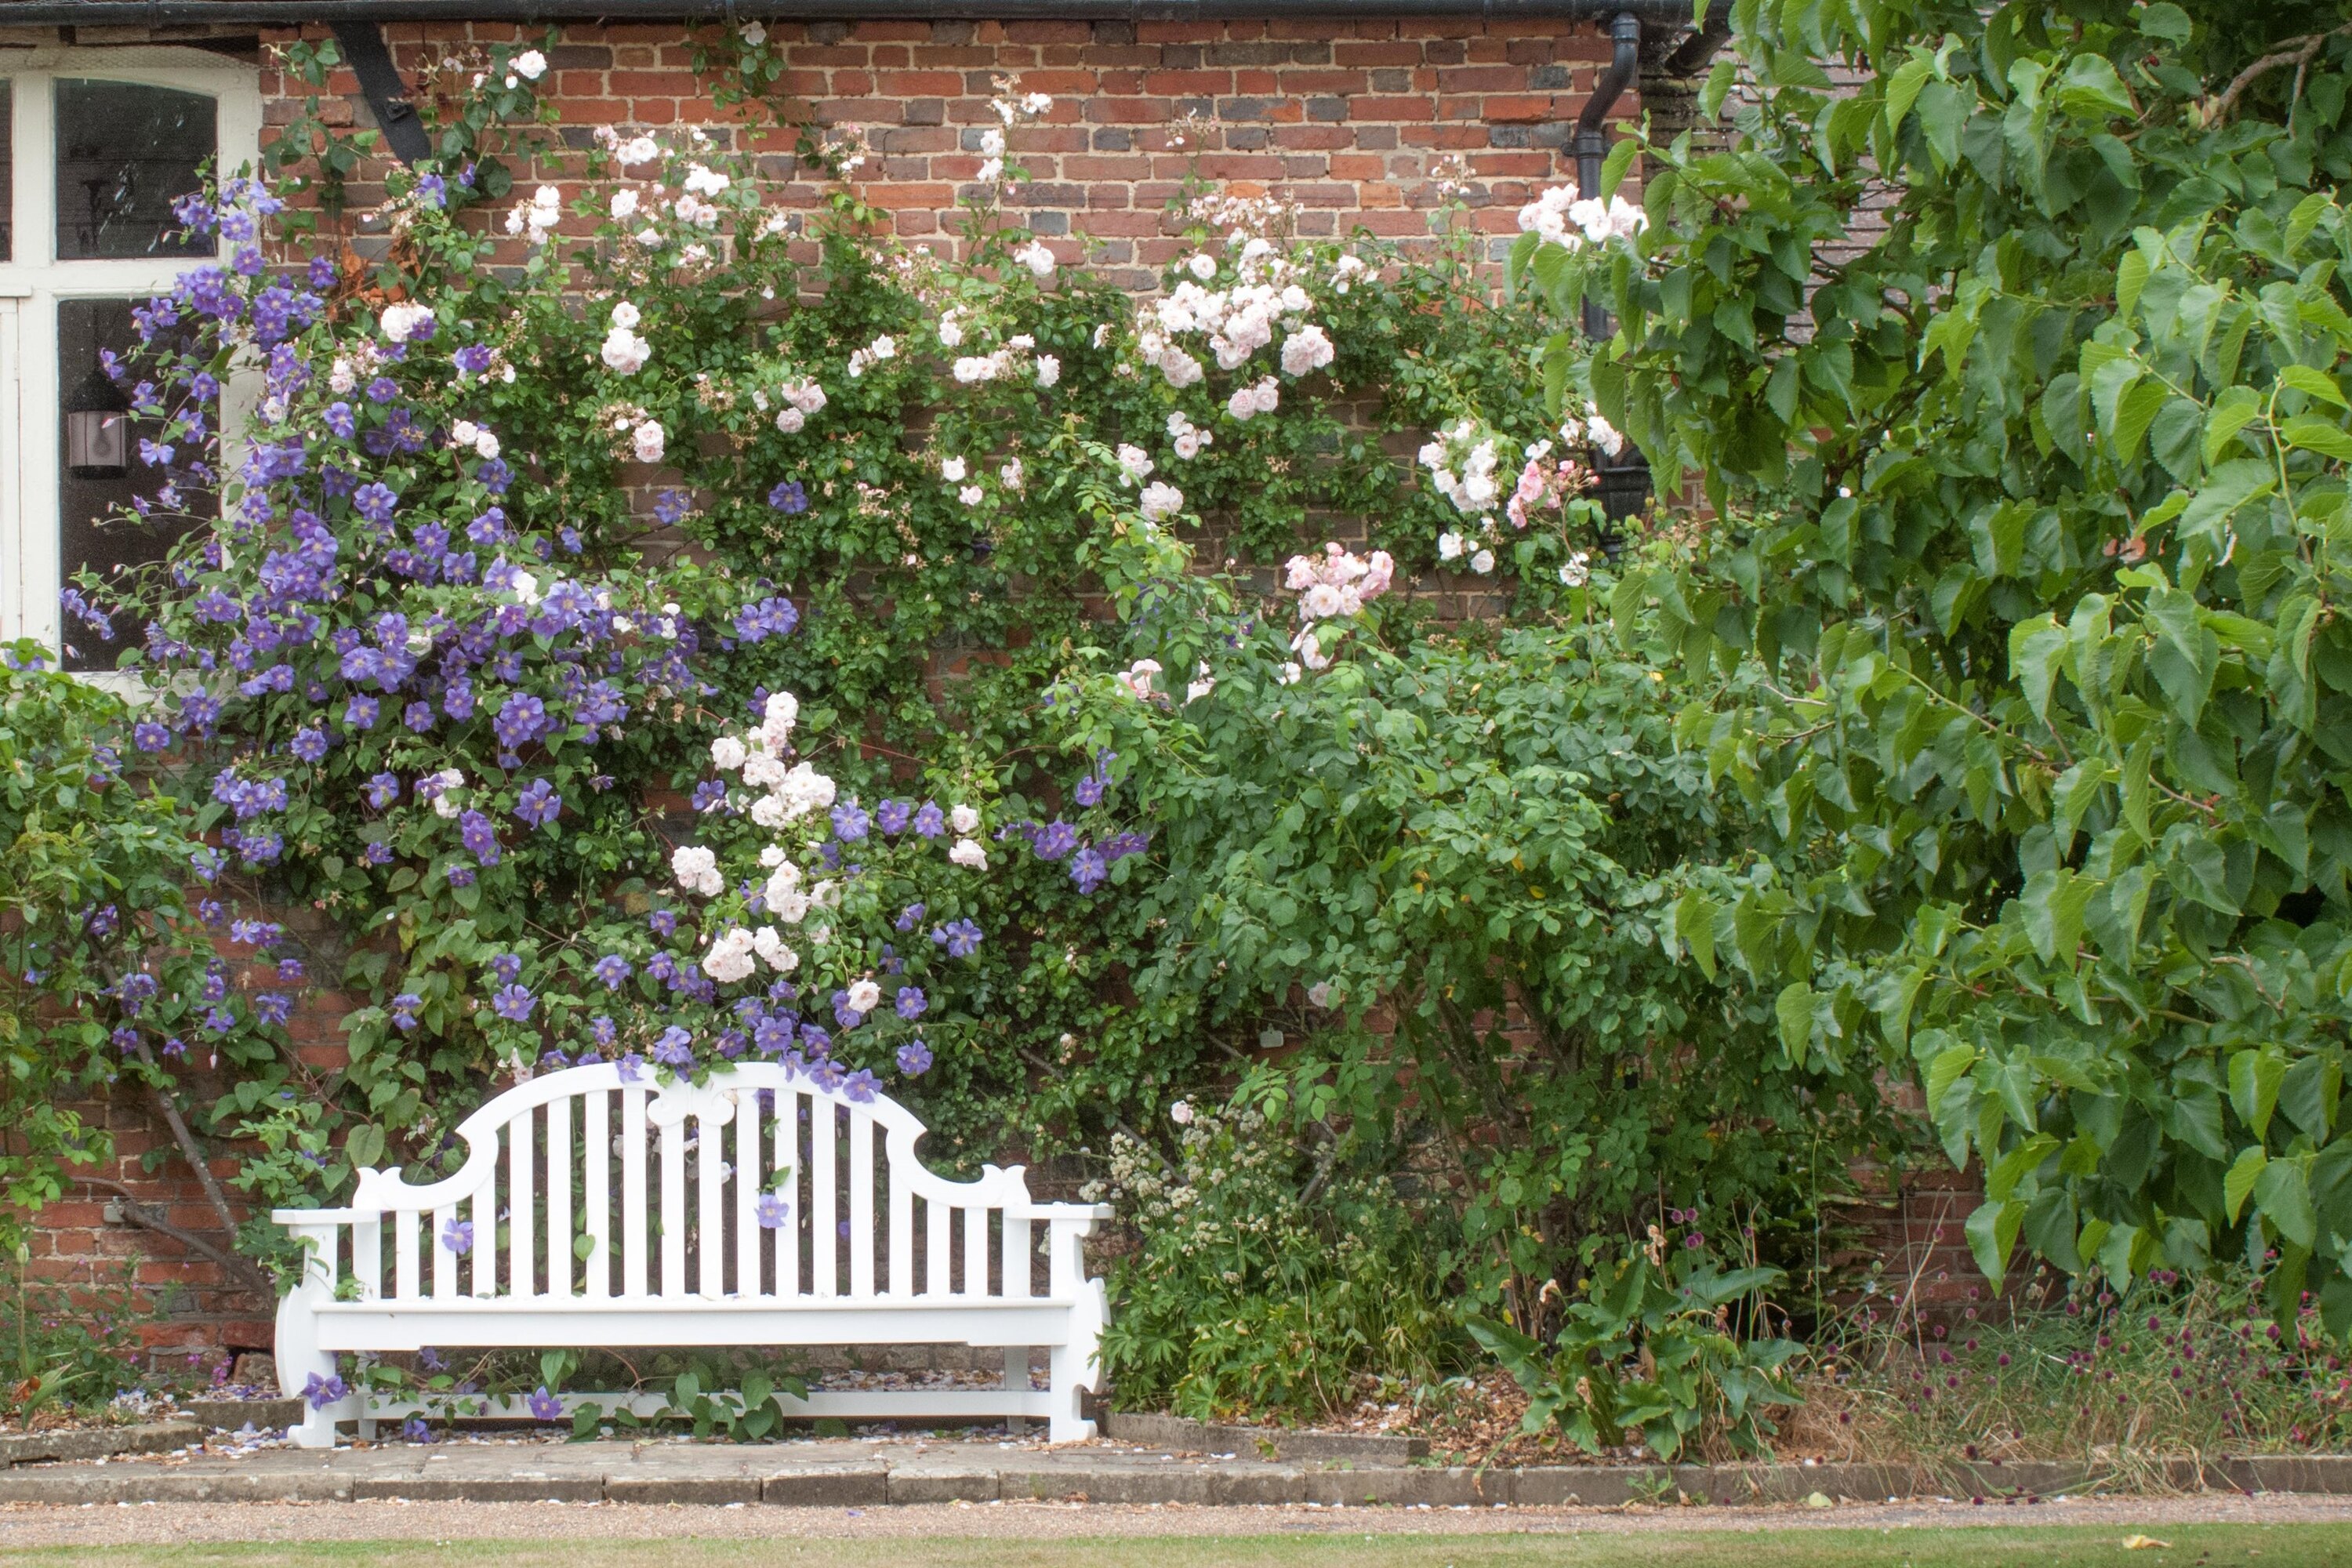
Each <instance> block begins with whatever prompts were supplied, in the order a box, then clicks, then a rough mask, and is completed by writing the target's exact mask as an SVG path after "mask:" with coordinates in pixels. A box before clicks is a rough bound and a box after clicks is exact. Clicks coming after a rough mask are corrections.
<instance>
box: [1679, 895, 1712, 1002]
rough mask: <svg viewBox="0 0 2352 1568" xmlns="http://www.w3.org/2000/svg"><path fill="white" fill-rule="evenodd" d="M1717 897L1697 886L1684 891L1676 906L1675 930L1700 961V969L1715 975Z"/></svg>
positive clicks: (1708, 976)
mask: <svg viewBox="0 0 2352 1568" xmlns="http://www.w3.org/2000/svg"><path fill="white" fill-rule="evenodd" d="M1715 915H1716V905H1715V900H1712V899H1710V898H1708V897H1707V896H1706V894H1705V893H1703V892H1701V891H1699V889H1696V888H1693V889H1689V890H1688V891H1687V892H1685V893H1684V894H1683V896H1682V900H1681V901H1680V902H1679V903H1677V904H1676V905H1675V935H1676V936H1678V937H1680V938H1681V939H1682V942H1683V945H1684V946H1685V947H1687V948H1689V949H1690V953H1691V956H1692V957H1693V958H1695V959H1696V960H1697V961H1698V967H1699V972H1700V973H1703V974H1705V975H1706V977H1707V978H1708V979H1709V980H1712V979H1714V978H1715Z"/></svg>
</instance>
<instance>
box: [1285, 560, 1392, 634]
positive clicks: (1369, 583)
mask: <svg viewBox="0 0 2352 1568" xmlns="http://www.w3.org/2000/svg"><path fill="white" fill-rule="evenodd" d="M1395 578H1396V562H1395V561H1394V560H1393V559H1391V556H1390V555H1389V552H1387V551H1385V550H1375V551H1373V552H1372V553H1371V555H1370V557H1369V558H1367V557H1363V556H1359V555H1356V554H1353V553H1351V552H1349V550H1348V549H1347V548H1346V547H1345V546H1343V545H1341V544H1339V543H1338V542H1336V541H1334V542H1327V543H1326V544H1325V545H1324V546H1323V553H1322V554H1320V555H1294V556H1292V557H1291V558H1290V560H1289V562H1288V563H1287V564H1286V566H1285V567H1284V569H1283V585H1284V586H1285V587H1286V588H1288V589H1289V590H1290V591H1291V592H1292V593H1294V594H1297V595H1299V598H1298V617H1299V619H1301V620H1305V621H1321V620H1328V619H1330V618H1331V617H1332V616H1352V615H1355V614H1357V613H1358V612H1359V611H1360V610H1362V609H1363V607H1364V606H1365V605H1367V604H1369V603H1370V602H1371V601H1372V600H1374V599H1377V598H1379V597H1380V596H1381V595H1383V594H1385V593H1387V592H1388V591H1389V588H1390V586H1391V584H1392V583H1393V582H1394V581H1395Z"/></svg>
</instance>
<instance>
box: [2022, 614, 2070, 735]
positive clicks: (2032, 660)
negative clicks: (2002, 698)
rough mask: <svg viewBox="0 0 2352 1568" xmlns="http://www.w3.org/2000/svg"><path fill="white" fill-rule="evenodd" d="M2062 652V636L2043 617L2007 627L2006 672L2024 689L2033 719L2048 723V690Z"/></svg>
mask: <svg viewBox="0 0 2352 1568" xmlns="http://www.w3.org/2000/svg"><path fill="white" fill-rule="evenodd" d="M2065 652H2066V634H2065V633H2064V632H2063V631H2061V630H2059V629H2058V625H2057V623H2056V622H2055V621H2054V620H2053V619H2052V618H2051V617H2050V616H2048V615H2047V614H2044V615H2040V616H2034V617H2033V618H2032V619H2031V620H2024V621H2020V622H2018V623H2017V624H2016V625H2015V626H2011V627H2010V628H2009V669H2010V674H2011V676H2013V677H2015V678H2016V680H2017V683H2018V684H2019V686H2021V688H2023V689H2024V691H2025V701H2026V705H2027V706H2028V707H2030V708H2032V710H2033V716H2034V717H2035V718H2037V719H2039V720H2041V721H2042V722H2043V723H2045V724H2047V723H2048V722H2049V721H2050V688H2051V686H2052V684H2053V682H2054V681H2055V680H2056V679H2057V677H2058V660H2059V659H2060V658H2062V657H2063V656H2064V654H2065Z"/></svg>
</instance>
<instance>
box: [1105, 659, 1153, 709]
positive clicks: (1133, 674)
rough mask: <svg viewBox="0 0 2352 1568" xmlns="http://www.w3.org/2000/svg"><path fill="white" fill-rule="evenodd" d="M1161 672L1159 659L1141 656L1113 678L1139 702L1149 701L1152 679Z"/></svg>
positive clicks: (1121, 688) (1120, 687)
mask: <svg viewBox="0 0 2352 1568" xmlns="http://www.w3.org/2000/svg"><path fill="white" fill-rule="evenodd" d="M1159 673H1160V661H1159V660H1158V659H1156V658H1139V659H1137V660H1136V661H1135V662H1134V663H1133V664H1131V665H1129V666H1128V667H1127V668H1125V669H1122V670H1120V671H1119V672H1118V674H1116V675H1114V676H1113V677H1111V679H1114V680H1116V681H1118V684H1119V689H1120V690H1122V691H1124V692H1126V693H1127V694H1128V695H1129V697H1132V698H1134V699H1135V700H1137V701H1138V702H1149V701H1150V700H1151V679H1152V677H1154V676H1156V675H1158V674H1159Z"/></svg>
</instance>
